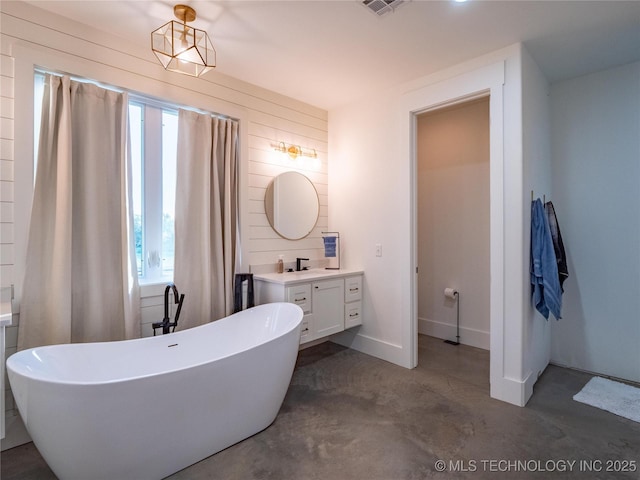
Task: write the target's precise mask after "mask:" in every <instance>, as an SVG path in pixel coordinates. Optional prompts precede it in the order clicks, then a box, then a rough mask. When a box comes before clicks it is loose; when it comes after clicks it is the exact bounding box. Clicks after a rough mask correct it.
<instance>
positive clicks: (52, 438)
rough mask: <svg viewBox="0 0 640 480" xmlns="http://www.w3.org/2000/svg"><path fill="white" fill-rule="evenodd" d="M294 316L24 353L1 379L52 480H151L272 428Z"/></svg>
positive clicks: (251, 312)
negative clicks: (5, 380)
mask: <svg viewBox="0 0 640 480" xmlns="http://www.w3.org/2000/svg"><path fill="white" fill-rule="evenodd" d="M302 315H303V313H302V310H301V309H300V307H298V306H297V305H294V304H290V303H271V304H267V305H260V306H257V307H254V308H251V309H248V310H245V311H242V312H239V313H236V314H234V315H231V316H229V317H226V318H223V319H221V320H218V321H216V322H212V323H209V324H206V325H203V326H200V327H195V328H192V329H189V330H185V331H180V332H176V333H172V334H169V335H162V336H156V337H151V338H143V339H137V340H127V341H122V342H104V343H85V344H69V345H54V346H47V347H39V348H34V349H30V350H24V351H21V352H18V353H16V354H14V355H12V356H11V357H10V358H9V359H8V360H7V370H8V374H9V381H10V382H11V388H12V390H13V394H14V396H15V399H16V403H17V405H18V409H19V411H20V414H21V416H22V419H23V420H24V423H25V425H26V427H27V430H28V431H29V434H30V435H31V438H32V439H33V441H34V443H35V445H36V447H37V448H38V450H39V451H40V453H41V454H42V456H43V457H44V459H45V460H46V462H47V463H48V464H49V466H50V467H51V469H52V470H53V472H54V473H55V474H56V475H57V476H58V477H59V478H61V479H72V478H73V479H82V480H86V479H110V480H113V479H118V480H125V479H136V480H138V479H145V478H149V479H160V478H163V477H166V476H167V475H170V474H172V473H174V472H177V471H178V470H181V469H183V468H185V467H187V466H189V465H191V464H193V463H195V462H198V461H199V460H202V459H203V458H206V457H208V456H210V455H212V454H214V453H216V452H219V451H220V450H222V449H224V448H227V447H229V446H230V445H233V444H234V443H237V442H239V441H240V440H243V439H245V438H247V437H249V436H251V435H253V434H255V433H257V432H259V431H261V430H263V429H265V428H266V427H268V426H269V425H270V424H271V423H272V422H273V421H274V420H275V418H276V415H277V414H278V411H279V410H280V406H281V405H282V402H283V400H284V396H285V394H286V392H287V389H288V387H289V383H290V381H291V376H292V373H293V368H294V366H295V362H296V358H297V355H298V345H299V340H300V322H301V320H302Z"/></svg>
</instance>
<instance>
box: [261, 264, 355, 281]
mask: <svg viewBox="0 0 640 480" xmlns="http://www.w3.org/2000/svg"><path fill="white" fill-rule="evenodd" d="M363 273H364V272H363V271H362V270H349V269H344V268H343V269H340V270H326V269H324V268H312V269H309V270H301V271H299V272H284V273H260V274H254V275H253V278H254V280H261V281H263V282H269V283H277V284H279V285H294V284H296V283H306V282H314V281H316V280H329V279H333V278H342V277H348V276H351V275H362V274H363Z"/></svg>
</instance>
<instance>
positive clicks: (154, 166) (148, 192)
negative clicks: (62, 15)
mask: <svg viewBox="0 0 640 480" xmlns="http://www.w3.org/2000/svg"><path fill="white" fill-rule="evenodd" d="M34 86H35V92H34V95H35V102H34V141H35V145H34V152H36V155H35V159H36V160H37V151H38V150H37V147H38V138H39V131H40V116H41V114H40V109H41V105H42V96H43V92H44V75H43V74H41V73H36V75H35V82H34ZM129 133H130V135H129V138H130V152H131V155H130V159H129V160H130V162H131V170H132V195H133V198H132V199H131V201H132V205H133V215H134V234H135V249H136V263H137V266H138V277H139V279H140V283H142V284H145V283H160V282H165V281H169V280H171V279H173V265H174V249H175V230H174V218H175V196H176V151H177V141H178V111H177V108H172V107H171V106H166V105H159V104H158V103H155V102H151V101H149V102H146V101H145V99H141V98H138V97H135V99H132V100H130V101H129ZM34 172H35V169H34Z"/></svg>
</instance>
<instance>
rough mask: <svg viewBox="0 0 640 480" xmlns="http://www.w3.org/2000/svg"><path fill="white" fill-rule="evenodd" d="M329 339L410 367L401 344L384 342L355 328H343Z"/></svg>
mask: <svg viewBox="0 0 640 480" xmlns="http://www.w3.org/2000/svg"><path fill="white" fill-rule="evenodd" d="M331 341H332V342H334V343H337V344H338V345H342V346H343V347H348V348H352V349H354V350H357V351H358V352H362V353H366V354H367V355H371V356H372V357H377V358H380V359H382V360H386V361H387V362H391V363H394V364H396V365H399V366H401V367H405V368H412V367H411V366H410V365H407V364H406V357H407V355H406V352H405V351H404V350H403V348H402V346H401V345H396V344H393V343H389V342H385V341H383V340H379V339H377V338H373V337H369V336H367V335H362V334H360V333H357V331H355V330H345V331H344V332H340V333H336V334H335V335H332V336H331Z"/></svg>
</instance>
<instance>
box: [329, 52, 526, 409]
mask: <svg viewBox="0 0 640 480" xmlns="http://www.w3.org/2000/svg"><path fill="white" fill-rule="evenodd" d="M521 52H522V47H521V46H520V45H514V46H511V47H508V48H505V49H502V50H500V51H497V52H493V53H492V54H489V55H485V56H482V57H479V58H477V59H475V60H473V61H471V62H466V63H464V64H461V65H458V66H456V67H454V68H451V69H447V70H446V71H442V72H439V73H437V74H434V75H431V76H428V77H425V78H421V79H418V80H416V81H415V82H411V83H409V84H404V85H399V86H397V87H396V88H394V89H390V90H387V91H384V92H379V94H378V95H376V96H375V97H368V98H365V99H362V100H361V101H357V102H355V103H354V104H352V105H348V106H345V107H343V108H340V109H337V110H335V111H331V112H330V115H329V125H330V131H329V146H330V148H329V159H330V164H329V179H330V181H329V189H330V190H329V195H330V198H331V205H330V207H329V218H330V225H329V226H330V228H331V229H335V230H340V232H341V236H344V238H345V246H346V245H347V244H348V247H347V246H346V248H345V254H344V261H345V266H347V267H359V268H364V270H365V272H366V274H365V287H364V291H365V297H364V299H363V310H364V317H363V318H364V319H365V321H364V325H363V326H362V328H361V329H360V330H359V331H358V332H357V333H356V334H345V335H342V336H340V337H339V338H338V339H337V340H338V341H340V342H341V343H343V344H345V345H349V346H351V347H352V348H356V349H358V350H361V351H364V352H366V353H371V354H374V355H377V356H379V357H381V358H385V359H387V360H389V361H391V362H395V363H398V364H400V365H404V366H407V367H413V366H415V358H414V350H415V347H414V344H413V343H412V342H413V340H412V338H414V336H412V328H413V327H412V325H415V324H413V323H412V322H413V315H414V313H415V312H414V306H413V299H414V295H413V293H412V287H413V283H414V282H413V280H414V278H413V277H414V275H415V267H416V264H414V263H413V257H414V254H413V240H412V235H413V219H412V212H413V192H414V185H413V180H414V179H413V170H412V169H413V164H412V154H411V151H412V147H411V146H410V141H411V140H410V139H411V137H412V135H413V133H412V130H411V128H412V123H411V122H410V120H409V119H410V117H411V111H412V108H414V107H415V108H420V105H419V104H418V103H417V102H424V103H422V105H423V106H424V108H425V109H426V108H427V107H434V106H436V104H437V103H438V102H440V104H445V103H447V102H449V101H450V100H451V99H453V98H460V97H462V96H465V95H469V94H471V93H473V89H475V88H478V89H479V90H486V89H488V88H491V89H492V90H494V91H495V95H492V97H491V102H492V106H491V116H492V119H491V122H492V124H491V127H492V147H491V156H492V161H493V159H496V164H495V165H493V164H492V166H491V174H490V176H491V180H490V181H491V184H492V185H493V187H492V189H491V207H490V208H491V229H492V246H491V256H492V258H491V263H492V267H491V268H492V270H491V271H492V279H491V288H492V296H491V395H492V396H493V397H494V398H499V399H502V400H505V401H508V402H511V403H514V404H517V405H524V404H525V403H526V401H527V399H528V396H527V392H528V391H529V389H528V387H527V386H526V385H525V382H526V381H527V378H526V377H525V368H524V358H525V357H526V352H525V345H524V322H523V312H524V309H525V302H526V301H527V299H528V297H525V294H524V292H525V288H524V282H526V281H528V275H527V273H528V268H527V270H525V269H524V263H523V258H525V255H528V250H525V248H527V249H528V242H527V245H526V246H525V241H524V239H525V230H524V220H523V211H524V203H525V202H524V197H525V195H524V190H523V186H524V185H523V159H522V155H523V153H522V68H521ZM496 66H500V67H501V73H502V74H503V79H504V80H503V83H504V84H503V85H502V80H501V83H500V84H499V85H495V80H494V79H495V78H496V75H495V73H494V70H495V68H496ZM485 80H486V81H485ZM476 93H477V92H476ZM493 135H495V138H494V137H493ZM498 158H499V161H498V160H497V159H498ZM494 167H495V168H494ZM527 205H528V202H527ZM527 208H528V207H527ZM354 219H357V221H354ZM494 233H495V235H494ZM527 235H528V230H527ZM376 243H380V244H382V251H383V256H382V257H376V256H375V248H374V245H375V244H376ZM494 273H495V274H494ZM415 329H416V331H417V325H415ZM414 333H415V332H414Z"/></svg>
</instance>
